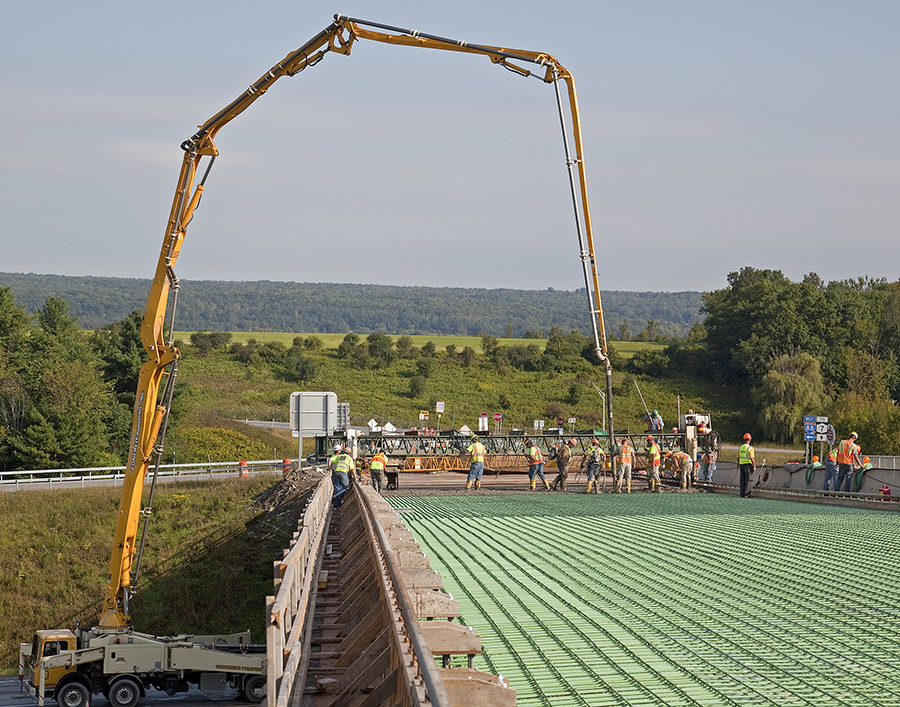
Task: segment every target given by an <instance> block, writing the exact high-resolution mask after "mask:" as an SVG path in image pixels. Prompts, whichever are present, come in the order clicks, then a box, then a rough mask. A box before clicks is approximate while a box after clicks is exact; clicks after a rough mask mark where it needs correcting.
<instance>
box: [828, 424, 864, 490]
mask: <svg viewBox="0 0 900 707" xmlns="http://www.w3.org/2000/svg"><path fill="white" fill-rule="evenodd" d="M857 439H859V435H857V434H856V432H851V433H850V436H849V437H848V438H847V439H845V440H843V441H842V442H841V443H840V444H839V445H838V446H837V450H838V453H837V464H838V477H837V486H835V489H834V490H835V491H849V490H850V481H851V480H852V478H853V470H854V469H859V468H860V467H861V466H862V465H863V463H862V461H860V458H859V455H860V453H861V452H862V449H860V447H859V445H858V444H857V443H856V440H857Z"/></svg>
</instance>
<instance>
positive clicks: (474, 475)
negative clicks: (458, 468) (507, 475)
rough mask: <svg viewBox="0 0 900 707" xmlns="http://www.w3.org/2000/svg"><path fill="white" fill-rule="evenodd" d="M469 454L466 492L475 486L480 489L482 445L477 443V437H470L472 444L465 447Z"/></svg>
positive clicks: (482, 464)
mask: <svg viewBox="0 0 900 707" xmlns="http://www.w3.org/2000/svg"><path fill="white" fill-rule="evenodd" d="M466 452H468V454H469V476H468V478H466V491H468V490H469V489H470V488H472V484H473V483H474V484H475V488H476V489H480V488H481V476H482V474H484V445H483V444H482V443H481V442H479V441H478V435H472V444H470V445H469V446H468V447H466Z"/></svg>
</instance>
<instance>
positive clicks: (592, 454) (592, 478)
mask: <svg viewBox="0 0 900 707" xmlns="http://www.w3.org/2000/svg"><path fill="white" fill-rule="evenodd" d="M605 463H606V454H605V453H604V452H603V449H602V448H601V447H600V440H598V439H592V440H591V444H590V446H589V447H588V453H587V454H585V455H584V457H583V458H582V460H581V465H582V467H584V466H587V488H586V489H585V491H584V492H585V493H591V491H593V492H594V493H600V473H601V471H602V470H603V465H604V464H605ZM603 490H604V491H606V476H605V475H604V476H603Z"/></svg>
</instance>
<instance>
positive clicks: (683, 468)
mask: <svg viewBox="0 0 900 707" xmlns="http://www.w3.org/2000/svg"><path fill="white" fill-rule="evenodd" d="M669 459H671V460H672V470H673V471H674V472H676V473H677V474H678V475H679V481H681V488H683V489H687V488H690V486H691V477H692V474H693V472H694V460H693V459H691V455H690V454H688V453H687V452H672V454H670V455H669Z"/></svg>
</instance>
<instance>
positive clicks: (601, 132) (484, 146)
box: [0, 0, 900, 291]
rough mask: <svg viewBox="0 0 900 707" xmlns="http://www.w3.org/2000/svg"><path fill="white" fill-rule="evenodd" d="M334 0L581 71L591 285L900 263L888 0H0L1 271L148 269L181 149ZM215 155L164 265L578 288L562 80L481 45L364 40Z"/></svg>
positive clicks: (687, 284) (893, 26)
mask: <svg viewBox="0 0 900 707" xmlns="http://www.w3.org/2000/svg"><path fill="white" fill-rule="evenodd" d="M345 1H346V0H341V2H345ZM335 12H341V13H343V14H348V15H353V16H359V17H362V18H365V19H369V20H374V21H378V22H383V23H387V24H393V25H398V26H401V27H409V28H414V29H419V30H422V31H425V32H430V33H433V34H438V35H442V36H446V37H452V38H456V39H463V40H467V41H470V42H475V43H484V44H495V45H501V46H507V47H514V48H522V49H530V50H537V51H545V52H549V53H551V54H553V55H554V56H556V58H557V59H558V60H559V61H560V62H561V63H562V64H563V65H564V66H566V67H567V68H568V69H569V70H570V71H571V72H572V74H573V75H574V77H575V80H576V83H577V88H578V95H579V99H580V105H581V112H582V128H583V132H584V139H585V156H586V164H587V170H588V186H589V190H590V197H591V207H592V214H593V219H594V237H595V241H596V244H597V249H598V258H599V264H600V265H599V267H600V270H601V287H602V288H604V289H625V290H670V291H674V290H688V289H691V290H697V289H698V290H709V289H715V288H718V287H722V286H724V285H725V278H726V275H727V273H728V272H729V271H732V270H737V269H738V268H740V267H742V266H745V265H752V266H754V267H761V268H763V267H764V268H776V269H780V270H783V271H784V272H785V274H787V275H788V276H789V277H791V278H793V279H799V278H800V277H802V275H803V274H804V273H806V272H809V271H816V272H818V273H819V274H820V275H821V276H822V277H823V278H825V279H826V280H833V279H843V278H846V277H856V276H860V275H870V276H874V277H887V278H889V279H891V280H895V279H897V277H898V275H900V273H898V268H897V262H898V258H897V256H898V253H900V245H898V223H900V90H898V80H900V41H898V37H900V34H898V28H900V2H896V0H885V1H884V2H878V1H875V0H856V1H855V2H849V0H844V1H842V2H833V1H829V0H804V1H799V0H798V1H793V2H792V1H790V0H778V1H775V0H747V1H744V2H741V1H734V2H731V1H726V0H716V1H712V0H710V1H701V0H683V1H681V2H672V1H663V0H657V1H655V2H649V1H642V0H628V1H627V2H622V1H621V0H616V1H612V0H593V1H592V2H587V1H583V2H567V1H566V0H559V1H558V2H552V3H551V2H543V3H536V2H532V1H531V0H515V1H512V0H494V1H490V2H484V1H483V0H454V2H444V3H430V2H421V0H420V1H418V2H411V1H404V0H391V1H386V2H360V1H359V0H355V3H354V1H353V0H350V1H349V2H348V3H347V4H344V5H342V6H341V5H335V4H333V3H323V2H321V0H306V1H299V2H298V1H296V0H295V1H293V2H287V1H284V2H267V1H265V0H254V2H241V3H239V2H221V1H218V2H213V1H208V2H206V1H204V2H197V1H192V0H181V1H179V2H170V1H168V0H154V1H153V2H143V3H140V4H137V3H128V2H124V3H123V2H91V1H87V2H71V0H67V1H66V2H47V1H40V2H39V1H37V0H34V1H30V2H14V1H12V0H0V92H2V96H3V98H2V101H0V209H2V211H0V214H2V228H3V238H2V243H3V249H2V255H0V271H12V272H38V273H55V274H63V275H84V274H90V275H110V276H124V277H143V278H147V277H150V276H152V274H153V271H154V269H155V266H156V259H157V256H158V253H159V248H160V245H161V243H162V237H163V231H164V228H165V223H166V219H167V217H168V213H169V208H170V205H171V200H172V195H173V192H174V188H175V181H176V178H177V175H178V170H179V167H180V164H181V159H182V152H181V149H180V148H179V145H180V143H181V141H182V140H184V139H185V138H187V137H188V136H190V135H191V134H192V133H193V132H194V130H195V126H196V125H198V124H199V123H202V122H203V121H205V120H207V119H208V118H209V117H210V116H212V115H213V114H214V113H216V112H217V111H218V110H219V109H220V108H222V107H223V106H225V105H226V104H227V103H229V102H230V101H231V100H233V99H234V98H236V97H237V96H238V95H239V94H240V93H241V92H242V91H243V90H244V89H245V88H246V87H247V86H248V85H249V84H251V83H252V82H254V81H255V80H256V79H257V78H259V76H261V75H262V74H263V73H264V72H265V71H266V70H267V69H268V68H269V67H270V66H272V65H273V64H275V63H276V62H277V61H279V60H280V59H281V58H283V57H284V56H285V55H286V54H287V53H288V52H289V51H291V50H293V49H295V48H296V47H298V46H300V45H301V44H303V43H304V42H305V41H306V40H308V39H309V38H311V37H312V36H313V35H314V34H315V33H317V32H318V31H320V30H321V29H323V28H324V27H325V26H327V25H328V24H329V23H330V21H331V17H332V15H333V14H334V13H335ZM216 144H217V146H218V148H219V151H220V157H219V159H218V160H217V162H216V165H215V167H214V168H213V172H212V174H211V176H210V178H209V181H208V184H207V190H206V195H205V197H204V200H203V202H202V204H201V208H200V209H199V210H198V212H197V214H196V217H195V219H194V221H193V223H192V225H191V227H190V228H189V230H188V235H187V239H186V241H185V244H184V247H183V250H182V254H181V258H180V260H179V261H178V266H177V273H178V275H179V276H180V277H182V278H184V279H217V280H258V279H266V280H287V281H304V282H307V281H308V282H369V283H383V284H398V285H436V286H462V287H512V288H529V289H543V288H546V287H554V288H557V289H570V290H571V289H575V288H577V287H580V286H582V285H583V279H582V275H581V268H580V261H579V259H578V247H577V240H576V234H575V229H574V217H573V215H572V211H571V199H570V197H569V194H568V181H567V176H566V170H565V164H564V154H563V148H562V140H561V137H560V132H559V125H558V119H557V115H556V103H555V98H554V94H553V89H552V87H551V86H550V85H547V84H543V83H541V82H539V81H536V80H533V79H523V78H520V77H518V76H516V75H514V74H512V73H510V72H507V71H505V70H503V69H502V68H500V67H498V66H494V65H493V64H491V63H490V62H489V61H488V60H487V59H486V58H484V57H477V56H467V55H462V54H456V53H452V52H435V51H426V50H420V49H409V48H404V47H390V46H385V45H382V44H378V43H373V42H365V41H361V42H358V43H357V44H356V45H355V47H354V48H353V52H352V54H351V55H350V56H349V57H346V56H340V55H336V54H330V55H328V56H327V57H326V58H325V60H324V61H323V62H322V63H320V64H319V65H317V66H315V67H312V68H310V69H308V70H307V71H304V72H303V73H301V74H299V75H297V76H295V77H293V78H284V79H281V80H280V81H278V82H277V83H276V84H275V86H274V87H273V88H272V90H271V91H270V92H269V93H268V94H267V95H266V96H264V97H263V98H262V99H261V100H259V101H258V102H257V103H256V104H255V105H253V106H252V107H251V108H250V109H249V110H247V111H246V112H245V113H244V114H243V115H242V116H240V117H239V118H238V119H237V120H235V121H234V122H233V123H231V124H229V125H228V126H226V127H225V128H223V129H222V131H221V132H220V133H219V136H218V138H217V140H216Z"/></svg>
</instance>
